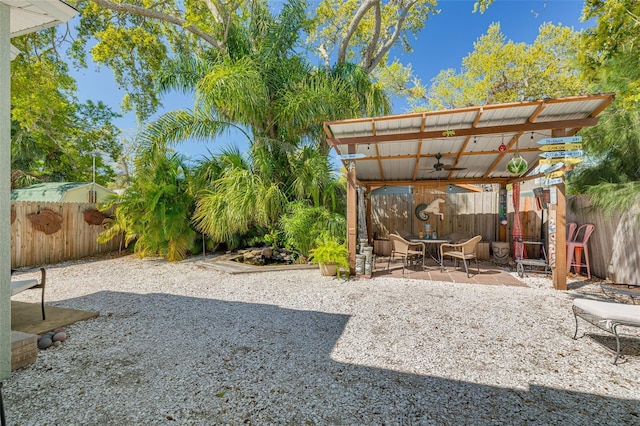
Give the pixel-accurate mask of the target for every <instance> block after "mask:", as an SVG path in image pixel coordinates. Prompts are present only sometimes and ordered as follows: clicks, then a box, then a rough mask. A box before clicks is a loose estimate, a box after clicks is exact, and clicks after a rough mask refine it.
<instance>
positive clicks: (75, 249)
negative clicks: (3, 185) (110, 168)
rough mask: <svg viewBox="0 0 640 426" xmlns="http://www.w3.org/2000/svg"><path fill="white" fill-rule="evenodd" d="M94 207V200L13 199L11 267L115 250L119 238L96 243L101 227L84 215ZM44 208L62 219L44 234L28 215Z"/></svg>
mask: <svg viewBox="0 0 640 426" xmlns="http://www.w3.org/2000/svg"><path fill="white" fill-rule="evenodd" d="M95 208H96V205H95V204H93V203H39V202H22V201H20V202H18V201H14V202H12V203H11V210H12V212H11V216H12V224H11V267H12V268H20V267H28V266H38V265H44V264H51V263H58V262H62V261H65V260H73V259H80V258H83V257H86V256H91V255H95V254H98V253H106V252H110V251H115V250H118V247H119V244H120V241H119V240H118V239H117V238H116V239H114V240H111V241H110V242H108V243H106V244H98V243H97V242H96V238H97V236H98V234H99V233H100V232H101V231H102V230H103V228H102V226H101V225H90V224H89V223H87V222H86V221H85V218H84V212H85V211H87V210H95ZM44 211H47V213H49V212H52V213H53V214H56V215H53V214H52V216H53V217H55V218H56V219H57V220H59V219H61V223H60V224H59V225H60V229H58V230H57V231H55V232H53V233H51V234H47V233H45V232H44V231H42V230H39V229H36V228H38V227H39V228H41V229H42V226H35V227H34V224H33V223H32V221H31V220H29V216H30V215H33V214H36V213H41V212H44ZM57 215H59V216H57Z"/></svg>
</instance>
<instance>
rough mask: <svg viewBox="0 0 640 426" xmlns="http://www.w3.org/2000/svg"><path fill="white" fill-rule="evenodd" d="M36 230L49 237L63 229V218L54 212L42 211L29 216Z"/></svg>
mask: <svg viewBox="0 0 640 426" xmlns="http://www.w3.org/2000/svg"><path fill="white" fill-rule="evenodd" d="M27 218H28V219H29V221H30V222H31V225H32V226H33V228H34V229H36V230H38V231H42V232H44V233H45V234H47V235H51V234H54V233H56V232H58V231H59V230H60V228H62V216H61V215H59V214H58V213H56V212H54V211H53V210H42V211H40V212H38V213H34V214H30V215H28V216H27Z"/></svg>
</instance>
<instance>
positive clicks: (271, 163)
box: [141, 0, 389, 245]
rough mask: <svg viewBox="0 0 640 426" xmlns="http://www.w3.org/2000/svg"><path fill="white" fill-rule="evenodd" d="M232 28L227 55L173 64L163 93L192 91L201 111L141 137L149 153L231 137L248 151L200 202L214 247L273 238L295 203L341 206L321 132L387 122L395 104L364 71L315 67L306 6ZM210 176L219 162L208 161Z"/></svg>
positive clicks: (199, 223)
mask: <svg viewBox="0 0 640 426" xmlns="http://www.w3.org/2000/svg"><path fill="white" fill-rule="evenodd" d="M252 5H253V6H252V8H251V13H250V17H249V18H248V19H247V20H246V21H240V20H239V19H240V18H238V17H236V18H237V19H238V22H237V23H236V25H233V26H232V27H231V28H232V30H231V31H230V34H229V43H228V46H229V47H228V49H227V50H226V51H223V52H221V51H219V50H215V51H212V52H211V53H210V54H209V55H208V56H206V57H204V58H201V59H188V60H184V59H182V60H178V61H176V62H172V63H170V64H167V66H166V67H165V71H166V72H165V75H164V76H163V78H162V79H161V80H162V85H161V89H162V90H180V91H183V92H193V93H194V97H195V103H194V107H193V109H192V110H181V111H174V112H171V113H168V114H165V115H164V116H162V117H161V118H160V119H159V120H158V121H156V122H155V123H153V124H152V125H150V126H149V127H148V128H147V129H146V131H145V132H143V134H142V135H141V138H142V140H143V141H144V143H145V145H147V146H148V147H150V148H151V147H156V148H152V149H158V147H164V146H166V145H168V144H173V143H179V142H181V141H183V140H187V139H190V140H198V141H209V140H211V139H214V138H216V137H217V136H219V135H220V134H222V133H223V132H226V131H228V130H229V129H230V128H235V129H239V130H240V131H241V132H242V133H243V134H244V137H246V138H247V140H248V142H249V152H248V153H247V154H246V155H242V154H240V152H238V151H237V149H235V150H233V149H232V150H226V151H224V152H223V153H222V154H221V155H220V156H219V157H218V158H217V159H216V161H215V164H216V167H218V169H216V170H217V171H216V174H217V178H213V177H212V176H211V175H210V176H209V177H210V180H209V182H210V184H209V185H208V186H207V187H205V188H203V189H202V190H201V191H200V192H199V193H198V194H197V202H196V209H195V214H194V217H193V221H194V224H195V226H196V228H197V229H198V230H200V231H202V232H205V233H207V234H209V235H210V236H211V238H212V239H213V240H214V241H226V242H227V243H230V244H231V245H234V244H239V242H240V240H241V236H242V235H243V234H246V233H248V232H250V231H256V230H257V231H258V233H270V232H273V231H274V229H275V228H276V227H277V226H278V221H279V218H280V217H281V216H282V215H283V214H284V213H285V212H286V211H287V204H288V203H289V202H292V201H295V200H308V201H309V205H310V206H315V207H325V206H326V207H329V209H330V211H335V210H334V209H336V208H339V207H340V205H341V204H340V202H339V200H340V198H341V196H340V194H339V192H340V191H341V190H343V187H342V186H340V185H339V184H338V179H337V178H336V173H335V171H334V170H332V167H331V166H330V164H329V160H328V146H327V144H326V141H325V139H324V137H323V132H322V123H323V122H324V121H327V120H333V119H339V118H347V117H353V116H360V115H363V114H367V115H373V114H382V113H386V112H388V110H389V102H388V99H387V98H386V96H385V95H384V93H383V91H382V90H381V89H380V88H379V87H377V86H376V85H374V84H373V83H372V82H371V80H370V79H369V77H368V75H367V74H366V73H365V72H364V71H363V70H362V69H361V68H359V67H357V66H354V65H350V64H343V65H341V66H339V67H336V68H335V69H333V70H329V71H327V70H326V69H324V68H317V67H313V66H311V65H310V64H309V63H308V61H307V60H306V59H305V57H304V56H303V53H301V51H300V42H299V40H300V35H301V33H302V32H303V31H304V30H305V29H306V26H307V23H308V22H307V19H306V16H305V7H304V3H303V2H301V1H297V0H292V1H290V2H289V3H286V4H285V5H284V6H283V7H282V9H281V11H280V13H279V14H278V15H277V16H274V15H272V13H271V12H270V11H269V10H268V8H266V7H263V6H261V5H260V3H259V2H256V3H254V4H252ZM207 164H208V167H210V166H211V165H212V164H213V162H211V161H210V162H208V163H207Z"/></svg>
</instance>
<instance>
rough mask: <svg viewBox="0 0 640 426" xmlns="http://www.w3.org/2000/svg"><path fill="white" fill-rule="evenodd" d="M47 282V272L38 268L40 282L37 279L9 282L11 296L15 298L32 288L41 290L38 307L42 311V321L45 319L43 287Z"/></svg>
mask: <svg viewBox="0 0 640 426" xmlns="http://www.w3.org/2000/svg"><path fill="white" fill-rule="evenodd" d="M13 272H14V271H13V270H11V273H12V274H13ZM46 281H47V272H46V271H45V269H44V268H40V282H38V280H37V279H29V280H11V296H15V295H16V294H18V293H22V292H23V291H25V290H31V289H34V288H40V289H42V298H41V301H40V306H41V309H42V321H44V320H45V319H46V316H45V312H44V287H45V284H46Z"/></svg>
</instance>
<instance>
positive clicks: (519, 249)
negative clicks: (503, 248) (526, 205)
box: [511, 182, 527, 259]
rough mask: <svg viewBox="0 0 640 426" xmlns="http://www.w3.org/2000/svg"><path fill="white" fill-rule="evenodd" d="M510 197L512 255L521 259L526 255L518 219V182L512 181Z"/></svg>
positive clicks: (520, 222)
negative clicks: (511, 204) (511, 207)
mask: <svg viewBox="0 0 640 426" xmlns="http://www.w3.org/2000/svg"><path fill="white" fill-rule="evenodd" d="M511 197H512V201H513V229H512V231H511V235H512V237H513V256H514V257H515V258H519V259H523V258H525V257H527V255H526V253H525V251H524V243H523V242H522V241H523V237H524V235H523V232H522V220H521V219H520V182H514V183H513V185H512V186H511Z"/></svg>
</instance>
